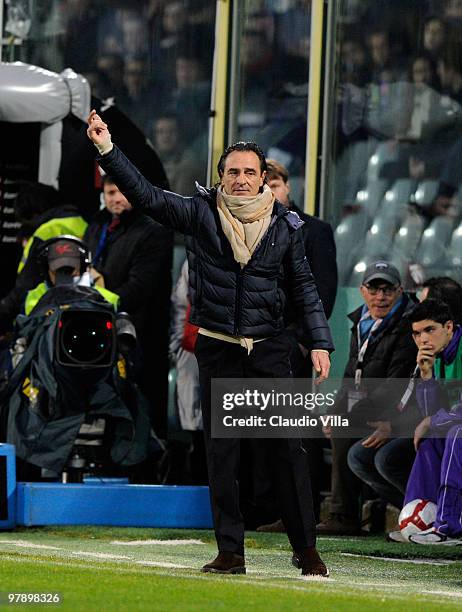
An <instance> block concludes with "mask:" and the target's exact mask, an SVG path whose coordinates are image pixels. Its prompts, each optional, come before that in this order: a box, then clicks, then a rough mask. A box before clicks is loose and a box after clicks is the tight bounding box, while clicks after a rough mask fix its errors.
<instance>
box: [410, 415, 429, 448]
mask: <svg viewBox="0 0 462 612" xmlns="http://www.w3.org/2000/svg"><path fill="white" fill-rule="evenodd" d="M430 424H431V417H429V416H428V417H425V418H424V420H423V421H421V422H420V423H419V424H418V425H417V427H416V428H415V431H414V448H415V450H416V452H417V451H418V450H419V444H420V442H421V441H422V438H424V437H425V434H426V433H427V431H428V430H429V429H430Z"/></svg>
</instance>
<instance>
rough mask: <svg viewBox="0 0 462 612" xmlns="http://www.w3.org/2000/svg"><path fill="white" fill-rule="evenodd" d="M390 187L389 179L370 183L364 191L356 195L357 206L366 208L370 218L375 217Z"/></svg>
mask: <svg viewBox="0 0 462 612" xmlns="http://www.w3.org/2000/svg"><path fill="white" fill-rule="evenodd" d="M388 185H389V181H388V179H376V180H371V181H368V182H367V185H366V186H365V187H364V189H361V190H360V191H358V193H357V194H356V204H358V205H359V206H361V207H362V208H364V210H366V211H367V213H368V214H369V216H370V217H374V215H375V214H376V212H377V209H378V208H379V204H380V202H381V201H382V198H383V196H384V195H385V192H386V191H387V188H388Z"/></svg>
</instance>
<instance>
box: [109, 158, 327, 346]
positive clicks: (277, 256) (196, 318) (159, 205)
mask: <svg viewBox="0 0 462 612" xmlns="http://www.w3.org/2000/svg"><path fill="white" fill-rule="evenodd" d="M98 163H99V164H100V165H101V166H102V167H103V169H104V170H105V171H106V172H107V173H108V174H110V175H111V176H112V177H113V178H114V179H115V181H116V183H117V185H118V186H119V188H120V189H121V191H122V192H123V193H124V194H125V195H126V197H127V199H128V200H129V202H131V203H132V204H133V205H134V206H137V207H148V208H149V211H150V213H151V216H152V217H153V218H155V219H156V220H157V221H158V222H159V223H162V224H164V225H167V226H169V227H172V228H173V229H175V230H177V231H179V232H182V233H183V234H186V236H187V237H188V239H187V250H188V254H189V262H190V297H191V304H192V309H191V318H190V320H191V322H192V323H194V324H196V325H199V326H201V327H205V328H208V329H211V330H213V331H216V332H222V333H226V334H231V335H235V336H248V337H253V338H259V337H260V338H261V337H265V336H274V335H276V334H278V333H279V332H281V331H282V330H283V329H284V320H283V317H282V313H283V310H284V304H285V294H284V291H283V290H282V289H281V280H282V277H285V283H286V286H287V287H288V290H289V291H290V293H291V299H292V301H293V304H294V305H295V307H296V310H297V315H298V320H299V325H300V327H302V328H303V330H304V333H305V338H306V342H307V343H309V344H308V345H309V346H310V347H311V348H323V349H328V350H332V349H333V343H332V339H331V335H330V331H329V327H328V324H327V320H326V317H325V315H324V311H323V308H322V303H321V301H320V299H319V296H318V294H317V291H316V286H315V284H314V281H313V276H312V274H311V272H310V269H309V266H308V263H307V260H306V257H305V251H304V246H303V237H302V233H301V232H300V231H297V228H298V227H299V225H300V220H299V218H298V216H297V215H296V214H295V213H290V212H289V211H287V210H286V209H285V208H284V207H283V206H282V205H281V204H279V203H278V202H276V203H275V205H274V209H273V215H272V220H271V223H270V227H269V228H268V231H267V232H266V234H265V236H264V238H263V240H262V241H261V243H260V245H259V246H258V247H257V249H256V250H255V252H254V254H253V256H252V258H251V260H250V261H249V263H248V264H247V265H246V266H245V267H244V268H243V269H241V267H240V266H239V264H238V263H237V262H236V261H235V260H234V257H233V252H232V250H231V246H230V244H229V242H228V239H227V238H226V237H225V235H224V233H223V230H222V228H221V224H220V220H219V216H218V211H217V207H216V193H215V192H214V191H213V190H212V191H207V190H205V189H201V190H200V193H199V194H197V195H196V196H193V197H189V198H185V197H182V196H179V195H177V194H174V193H171V192H169V191H163V190H162V189H159V188H157V187H154V186H153V185H151V184H150V183H149V182H148V181H147V180H146V179H145V178H144V177H143V176H142V175H141V174H139V172H138V171H137V169H136V168H135V167H134V166H133V165H132V164H131V163H130V162H129V161H128V159H127V158H126V157H125V156H124V155H123V153H122V152H121V151H120V150H119V149H117V147H114V149H113V150H112V151H111V152H110V153H108V154H106V155H105V156H103V157H101V156H100V157H98Z"/></svg>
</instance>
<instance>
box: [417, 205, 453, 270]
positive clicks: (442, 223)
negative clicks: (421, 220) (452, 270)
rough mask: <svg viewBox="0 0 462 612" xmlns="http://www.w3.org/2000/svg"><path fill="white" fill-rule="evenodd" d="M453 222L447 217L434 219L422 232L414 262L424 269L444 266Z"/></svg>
mask: <svg viewBox="0 0 462 612" xmlns="http://www.w3.org/2000/svg"><path fill="white" fill-rule="evenodd" d="M453 227H454V221H453V220H452V219H450V218H449V217H436V218H435V219H433V221H432V222H431V223H430V225H429V226H428V227H427V229H425V230H424V232H423V234H422V239H421V241H420V245H419V248H418V250H417V256H416V261H417V263H420V264H421V265H422V266H423V267H424V268H429V267H432V266H435V265H444V264H446V263H447V258H448V245H449V242H450V240H451V234H452V230H453Z"/></svg>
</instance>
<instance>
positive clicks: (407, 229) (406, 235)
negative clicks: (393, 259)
mask: <svg viewBox="0 0 462 612" xmlns="http://www.w3.org/2000/svg"><path fill="white" fill-rule="evenodd" d="M424 225H425V221H424V219H423V217H422V216H421V215H418V214H417V213H416V212H409V213H408V214H407V216H406V218H405V219H404V221H403V222H402V224H401V226H400V228H399V229H398V231H397V233H396V235H395V239H394V241H393V252H394V253H395V254H396V255H398V256H400V257H403V259H405V260H406V261H409V262H413V261H414V260H415V254H416V252H417V247H418V246H419V242H420V239H421V236H422V231H423V228H424Z"/></svg>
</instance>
